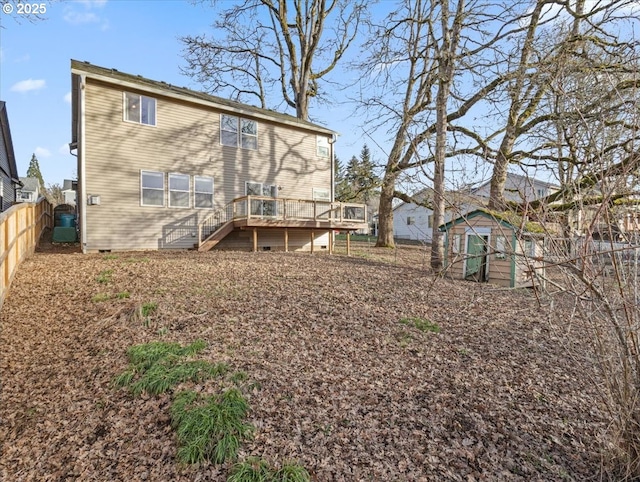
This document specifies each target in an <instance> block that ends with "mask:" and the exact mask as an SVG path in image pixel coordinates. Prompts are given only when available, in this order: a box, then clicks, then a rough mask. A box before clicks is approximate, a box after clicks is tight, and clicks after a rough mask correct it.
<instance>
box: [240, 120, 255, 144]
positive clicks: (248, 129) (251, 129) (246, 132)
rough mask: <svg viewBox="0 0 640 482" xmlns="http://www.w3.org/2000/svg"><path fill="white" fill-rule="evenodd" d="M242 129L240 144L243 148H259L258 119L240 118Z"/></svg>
mask: <svg viewBox="0 0 640 482" xmlns="http://www.w3.org/2000/svg"><path fill="white" fill-rule="evenodd" d="M240 123H241V125H242V129H241V131H240V145H241V146H242V148H243V149H254V150H255V149H257V148H258V124H257V122H256V121H252V120H247V119H240Z"/></svg>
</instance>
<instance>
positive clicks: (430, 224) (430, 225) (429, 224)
mask: <svg viewBox="0 0 640 482" xmlns="http://www.w3.org/2000/svg"><path fill="white" fill-rule="evenodd" d="M427 227H428V228H433V214H429V215H428V216H427Z"/></svg>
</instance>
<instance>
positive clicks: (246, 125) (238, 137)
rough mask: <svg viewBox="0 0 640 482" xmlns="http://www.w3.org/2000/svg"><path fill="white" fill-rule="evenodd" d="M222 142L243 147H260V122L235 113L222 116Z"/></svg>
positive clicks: (230, 145) (224, 144)
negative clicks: (240, 116) (237, 115)
mask: <svg viewBox="0 0 640 482" xmlns="http://www.w3.org/2000/svg"><path fill="white" fill-rule="evenodd" d="M220 144H222V145H223V146H229V147H238V146H240V147H242V148H243V149H253V150H255V149H257V148H258V123H257V122H256V121H252V120H249V119H241V118H239V117H236V116H233V115H227V114H222V115H221V116H220Z"/></svg>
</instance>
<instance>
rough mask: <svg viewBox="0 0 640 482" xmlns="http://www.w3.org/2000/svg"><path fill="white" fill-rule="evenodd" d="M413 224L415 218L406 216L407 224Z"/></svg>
mask: <svg viewBox="0 0 640 482" xmlns="http://www.w3.org/2000/svg"><path fill="white" fill-rule="evenodd" d="M414 224H416V218H414V217H413V216H407V226H413V225H414Z"/></svg>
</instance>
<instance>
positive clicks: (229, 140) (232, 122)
mask: <svg viewBox="0 0 640 482" xmlns="http://www.w3.org/2000/svg"><path fill="white" fill-rule="evenodd" d="M220 144H222V145H223V146H231V147H238V118H237V117H235V116H232V115H226V114H222V116H220Z"/></svg>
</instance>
